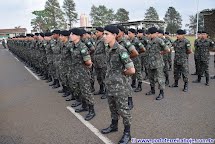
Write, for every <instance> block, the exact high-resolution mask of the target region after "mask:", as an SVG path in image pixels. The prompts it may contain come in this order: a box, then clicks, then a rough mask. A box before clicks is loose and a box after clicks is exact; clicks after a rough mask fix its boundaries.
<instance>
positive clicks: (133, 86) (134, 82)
mask: <svg viewBox="0 0 215 144" xmlns="http://www.w3.org/2000/svg"><path fill="white" fill-rule="evenodd" d="M131 87H132V88H136V80H132V83H131Z"/></svg>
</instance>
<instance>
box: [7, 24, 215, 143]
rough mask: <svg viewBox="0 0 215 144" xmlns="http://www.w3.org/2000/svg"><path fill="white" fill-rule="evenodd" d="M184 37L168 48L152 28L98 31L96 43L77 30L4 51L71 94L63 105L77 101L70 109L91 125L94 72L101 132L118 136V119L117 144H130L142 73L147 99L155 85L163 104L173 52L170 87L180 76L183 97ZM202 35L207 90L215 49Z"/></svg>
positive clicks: (19, 41)
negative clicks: (104, 118)
mask: <svg viewBox="0 0 215 144" xmlns="http://www.w3.org/2000/svg"><path fill="white" fill-rule="evenodd" d="M184 35H185V32H184V31H183V30H178V31H177V39H176V40H175V41H174V42H172V40H171V39H170V38H169V36H168V33H165V36H164V33H163V31H162V30H158V29H157V28H155V27H151V28H149V29H148V31H147V32H146V33H144V31H143V30H138V31H136V30H135V29H128V32H127V33H126V30H125V28H124V27H122V26H117V27H116V26H112V25H108V26H106V27H105V28H102V27H97V28H96V33H95V36H96V37H95V36H92V35H90V33H89V32H86V31H85V30H83V29H79V28H73V29H71V30H69V31H66V30H63V31H60V30H54V31H53V32H52V33H45V34H43V33H36V34H35V35H32V34H27V36H26V37H25V36H21V37H17V38H12V39H9V40H8V47H9V49H10V50H11V51H12V52H13V53H15V54H16V55H17V56H19V57H20V58H21V59H22V60H23V61H24V62H25V63H26V64H27V65H29V66H30V67H32V68H33V70H34V71H35V72H36V73H38V74H39V75H40V76H42V79H44V80H46V79H47V82H52V80H53V83H52V84H50V86H52V87H53V88H58V87H60V83H61V85H62V90H60V91H58V92H59V93H64V95H63V96H64V97H67V96H69V95H70V94H71V97H70V98H68V99H67V100H69V101H70V100H75V102H74V103H72V105H71V106H72V107H77V106H79V105H81V107H79V108H76V110H75V111H76V112H78V113H79V112H84V111H88V113H87V115H86V117H85V120H91V119H92V118H93V117H94V116H95V115H96V114H95V111H94V98H93V92H94V91H95V89H94V71H95V73H96V78H97V81H98V83H99V86H100V88H99V91H98V92H94V94H95V95H98V94H101V95H102V96H101V98H102V99H105V98H107V99H108V103H109V107H110V111H111V119H112V121H111V125H110V126H109V127H108V128H106V129H103V130H102V131H101V132H102V133H103V134H107V133H110V132H114V131H117V130H118V119H119V116H122V118H123V123H124V133H123V136H122V138H121V140H120V141H119V143H128V142H129V140H130V139H131V134H130V126H131V114H130V110H131V109H132V108H133V101H132V91H134V92H140V91H142V81H143V76H142V71H143V69H144V72H145V78H144V79H147V77H148V79H149V82H150V86H151V90H150V91H149V92H147V93H146V95H154V94H155V83H156V82H158V84H159V87H158V88H159V90H160V93H159V95H158V96H157V97H156V100H161V99H163V98H164V89H165V85H169V74H168V71H169V70H171V69H172V59H171V51H172V50H173V49H174V50H175V57H174V79H175V82H174V84H173V85H171V86H170V87H178V80H179V79H180V77H181V75H182V77H183V80H184V88H183V91H185V92H186V91H188V74H189V69H188V66H189V65H188V55H189V54H190V53H192V51H191V44H190V42H189V40H187V39H186V38H185V37H184ZM201 35H202V37H201V40H200V41H198V44H195V46H197V45H198V51H199V52H198V57H199V59H200V60H199V65H201V66H199V67H201V72H199V74H202V73H203V72H205V76H206V85H209V79H208V73H207V72H208V67H207V65H208V58H209V57H210V55H208V53H209V50H211V51H214V45H213V42H212V41H211V40H209V39H208V38H207V37H205V36H203V35H206V36H207V33H205V32H202V33H201ZM196 53H197V52H196ZM203 58H207V59H206V60H207V61H205V59H203ZM199 69H200V68H199ZM198 71H199V70H198ZM130 78H131V79H132V80H131V84H130ZM198 78H199V77H198ZM136 82H137V83H136ZM198 82H200V81H199V79H198ZM132 88H133V89H134V90H133V89H132Z"/></svg>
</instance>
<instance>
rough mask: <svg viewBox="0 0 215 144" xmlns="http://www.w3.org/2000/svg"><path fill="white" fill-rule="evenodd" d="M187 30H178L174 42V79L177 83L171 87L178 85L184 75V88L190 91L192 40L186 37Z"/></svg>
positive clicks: (185, 90)
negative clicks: (189, 61)
mask: <svg viewBox="0 0 215 144" xmlns="http://www.w3.org/2000/svg"><path fill="white" fill-rule="evenodd" d="M184 35H185V31H183V30H177V39H176V40H175V41H174V43H173V48H174V50H175V58H174V79H175V83H174V84H173V85H172V86H171V87H173V88H174V87H178V80H179V79H180V77H181V74H182V76H183V80H184V88H183V91H184V92H187V91H188V75H189V64H188V58H189V54H191V53H192V50H191V45H190V41H189V40H187V39H186V38H185V37H184Z"/></svg>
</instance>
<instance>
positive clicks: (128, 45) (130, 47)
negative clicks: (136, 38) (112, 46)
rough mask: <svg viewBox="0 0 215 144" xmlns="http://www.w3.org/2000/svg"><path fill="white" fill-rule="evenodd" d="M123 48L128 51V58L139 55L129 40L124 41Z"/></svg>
mask: <svg viewBox="0 0 215 144" xmlns="http://www.w3.org/2000/svg"><path fill="white" fill-rule="evenodd" d="M124 45H125V48H126V49H127V50H128V51H129V53H130V58H135V57H137V56H138V55H139V53H138V51H137V50H136V48H135V47H134V45H132V44H131V43H130V42H129V41H128V42H124Z"/></svg>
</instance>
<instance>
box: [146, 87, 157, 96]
mask: <svg viewBox="0 0 215 144" xmlns="http://www.w3.org/2000/svg"><path fill="white" fill-rule="evenodd" d="M154 94H155V87H152V86H151V90H150V91H149V92H147V93H146V95H154Z"/></svg>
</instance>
